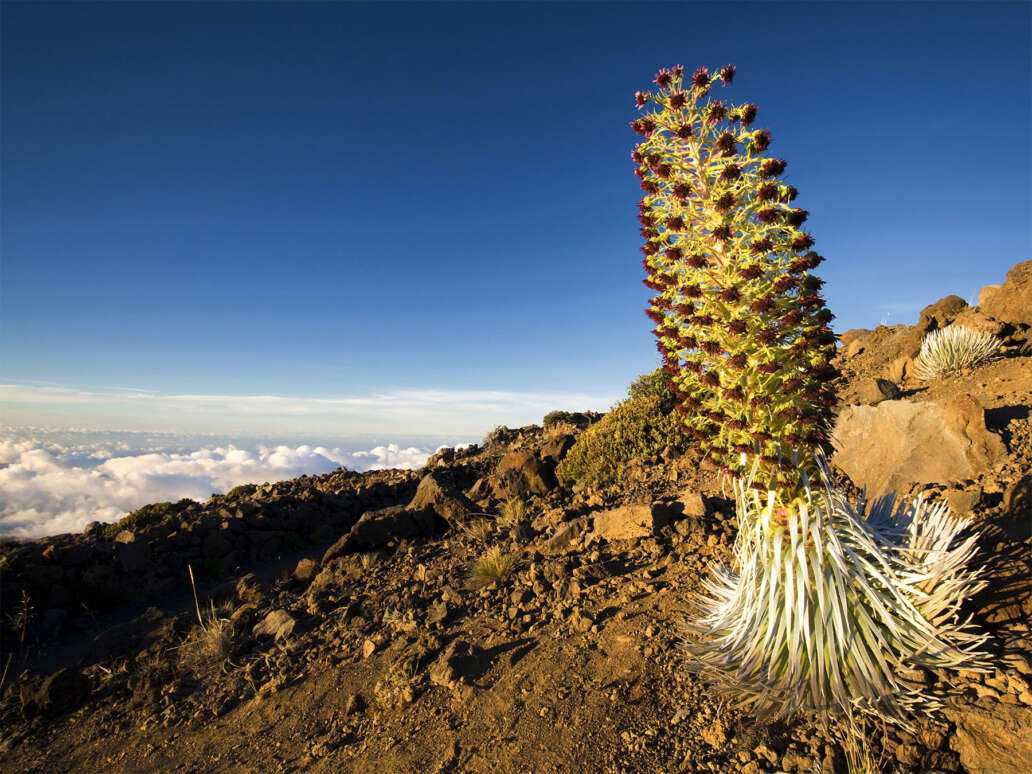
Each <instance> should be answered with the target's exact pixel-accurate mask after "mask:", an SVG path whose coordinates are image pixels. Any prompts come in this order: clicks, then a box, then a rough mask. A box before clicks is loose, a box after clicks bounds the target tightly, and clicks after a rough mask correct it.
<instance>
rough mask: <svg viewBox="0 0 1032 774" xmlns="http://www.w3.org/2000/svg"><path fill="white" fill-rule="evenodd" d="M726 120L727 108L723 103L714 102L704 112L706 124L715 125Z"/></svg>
mask: <svg viewBox="0 0 1032 774" xmlns="http://www.w3.org/2000/svg"><path fill="white" fill-rule="evenodd" d="M725 118H727V106H726V105H724V103H723V102H714V103H713V104H712V105H710V106H709V110H707V111H706V123H709V124H715V123H717V122H718V121H723V120H724V119H725Z"/></svg>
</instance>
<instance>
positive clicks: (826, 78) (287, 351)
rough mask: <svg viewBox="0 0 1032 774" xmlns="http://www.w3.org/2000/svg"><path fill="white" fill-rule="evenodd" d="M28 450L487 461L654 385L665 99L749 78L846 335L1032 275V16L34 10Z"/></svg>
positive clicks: (561, 7)
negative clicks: (704, 80) (303, 449)
mask: <svg viewBox="0 0 1032 774" xmlns="http://www.w3.org/2000/svg"><path fill="white" fill-rule="evenodd" d="M2 15H3V19H2V21H3V32H2V36H3V37H2V44H3V53H2V57H3V60H2V90H3V96H2V100H3V101H2V194H3V201H2V205H3V212H2V250H3V253H2V310H0V313H2V331H0V334H2V343H0V358H2V359H0V366H2V370H0V382H2V383H3V384H4V385H5V386H3V387H0V412H2V413H0V422H5V423H7V424H9V425H22V424H50V425H65V426H76V427H92V428H108V429H148V430H179V431H197V430H210V431H219V432H221V431H230V430H232V431H250V432H261V433H273V432H283V433H287V432H291V433H294V434H299V433H300V434H303V433H305V432H316V431H317V430H321V431H322V432H323V434H324V435H325V434H326V433H329V432H334V431H336V432H339V433H341V434H348V433H361V432H381V431H391V432H397V433H450V432H454V433H458V434H471V435H479V434H481V433H482V432H484V431H486V430H488V429H490V428H491V427H492V426H494V425H496V424H503V423H505V424H520V423H522V422H531V421H538V420H540V417H541V415H542V414H543V413H544V412H545V411H547V410H549V409H552V408H566V409H579V408H602V409H604V408H605V407H606V406H607V405H609V404H610V403H611V402H613V401H614V400H615V399H617V398H618V397H620V396H621V395H622V393H623V392H624V390H625V388H626V386H627V384H628V382H629V381H630V380H631V379H632V378H633V377H634V376H635V375H636V374H638V373H641V372H645V371H649V370H651V369H652V368H654V367H655V366H656V364H657V358H656V354H655V349H654V346H653V340H652V336H651V334H650V332H649V329H650V327H651V323H650V321H649V320H648V319H647V318H646V317H645V315H644V314H643V309H644V308H645V306H646V304H647V298H648V297H649V291H648V290H647V289H646V288H645V287H644V286H643V285H642V284H641V279H642V276H643V275H642V269H641V266H640V263H639V261H640V258H641V255H640V253H639V252H638V248H639V246H640V243H641V238H640V236H639V235H638V225H637V220H636V218H637V208H636V202H637V200H638V198H639V196H640V191H639V189H638V185H637V183H638V181H637V179H636V178H635V177H634V175H633V173H632V172H633V163H632V162H631V160H630V157H629V153H630V150H631V148H632V146H633V144H634V142H635V135H634V133H633V132H632V131H631V130H630V129H629V128H628V122H629V121H631V120H633V119H634V118H635V117H636V115H637V111H636V109H635V106H634V92H635V91H636V90H638V89H642V90H645V89H648V88H649V87H650V86H651V79H652V76H653V74H654V73H655V71H656V70H657V69H658V68H659V67H663V66H671V65H673V64H676V63H682V64H684V65H685V67H687V68H689V69H694V68H695V67H697V66H699V65H707V66H709V67H711V68H712V67H719V66H721V65H723V64H725V63H728V62H733V63H734V64H736V65H737V66H738V74H737V77H736V79H735V83H734V85H733V86H732V87H730V88H729V89H727V90H725V91H724V92H723V93H724V94H725V95H726V96H727V98H728V99H730V100H732V101H735V102H745V101H751V102H755V103H756V104H758V105H759V117H758V119H757V121H756V126H758V127H768V128H769V129H770V130H771V133H772V135H773V144H772V147H771V152H773V153H776V154H777V155H779V156H781V157H783V158H785V159H787V160H788V169H787V173H786V176H785V179H786V181H787V182H790V183H792V184H793V185H795V186H796V187H797V188H798V189H799V190H800V196H799V199H798V200H797V204H798V205H799V206H801V207H804V208H806V209H807V210H809V211H810V213H811V216H810V220H809V222H808V224H807V225H808V227H810V230H811V231H812V232H813V234H814V235H815V237H816V239H817V245H816V248H817V249H818V250H819V251H820V252H821V253H822V254H823V255H825V256H826V257H827V259H828V260H827V262H826V263H825V264H823V265H822V266H821V268H820V270H819V273H820V274H821V275H822V276H823V277H824V278H825V280H826V281H827V286H826V295H827V299H828V303H829V306H830V307H831V309H832V311H833V312H835V314H836V315H837V316H838V319H837V321H836V323H835V327H836V329H837V330H839V331H842V330H845V329H848V328H851V327H874V326H876V325H878V324H879V323H889V324H892V323H897V322H904V323H913V322H914V321H915V320H916V318H917V314H918V312H919V310H920V308H921V307H922V306H924V305H925V304H927V303H930V302H931V301H934V300H936V299H938V298H939V297H941V296H943V295H946V294H948V293H957V294H959V295H961V296H964V297H965V298H968V299H969V300H972V299H974V298H975V297H977V292H978V290H979V288H980V287H981V286H982V285H985V284H990V283H998V282H1001V281H1002V280H1003V277H1004V274H1005V272H1006V270H1007V268H1008V267H1010V266H1011V265H1013V264H1014V263H1016V262H1018V261H1021V260H1025V259H1027V258H1028V257H1029V253H1030V227H1029V219H1030V214H1029V213H1030V197H1029V186H1030V182H1029V181H1030V156H1029V148H1030V134H1029V126H1030V55H1029V50H1030V26H1032V25H1030V6H1029V4H1027V3H1023V2H1015V3H1003V4H997V3H990V2H977V3H935V2H921V3H914V4H910V3H902V2H900V3H861V4H850V3H830V2H827V3H824V2H822V3H815V4H811V3H800V4H791V3H780V2H778V3H773V2H770V3H759V4H735V3H729V2H723V3H698V4H694V3H684V4H675V3H666V4H657V5H650V4H645V3H628V4H602V3H574V4H560V3H541V4H523V3H470V4H435V3H416V4H401V3H397V4H396V3H375V4H357V3H310V4H306V3H289V4H284V5H279V4H268V3H263V4H251V3H218V4H216V3H210V4H209V3H167V4H160V3H159V4H153V3H143V2H138V3H137V2H134V3H109V4H92V3H73V4H48V3H39V2H33V3H17V2H5V3H4V4H3V6H2Z"/></svg>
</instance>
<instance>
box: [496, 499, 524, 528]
mask: <svg viewBox="0 0 1032 774" xmlns="http://www.w3.org/2000/svg"><path fill="white" fill-rule="evenodd" d="M528 516H529V514H528V513H527V506H526V504H525V503H524V502H523V500H521V499H519V498H518V497H510V498H509V499H508V500H506V501H505V502H504V503H502V505H501V507H500V508H499V509H498V519H497V523H498V526H499V527H502V528H503V529H511V528H512V527H515V526H516V525H517V524H522V523H523V522H524V521H526V520H527V518H528Z"/></svg>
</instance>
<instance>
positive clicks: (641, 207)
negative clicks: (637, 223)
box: [638, 199, 652, 215]
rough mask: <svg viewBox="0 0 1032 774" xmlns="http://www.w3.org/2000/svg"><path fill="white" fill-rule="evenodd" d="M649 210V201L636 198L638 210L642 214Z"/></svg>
mask: <svg viewBox="0 0 1032 774" xmlns="http://www.w3.org/2000/svg"><path fill="white" fill-rule="evenodd" d="M651 211H652V208H651V207H650V206H649V203H648V202H647V201H645V200H644V199H639V200H638V212H640V213H641V214H642V215H648V214H649V213H650V212H651Z"/></svg>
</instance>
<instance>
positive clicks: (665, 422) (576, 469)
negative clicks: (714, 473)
mask: <svg viewBox="0 0 1032 774" xmlns="http://www.w3.org/2000/svg"><path fill="white" fill-rule="evenodd" d="M686 442H687V439H686V438H685V435H684V433H683V432H682V430H681V424H680V422H679V421H678V420H677V419H676V418H675V415H674V414H672V413H670V412H669V411H664V410H663V399H662V398H660V397H659V396H657V395H646V396H645V397H642V398H636V399H628V400H625V401H624V402H623V403H621V404H619V405H618V406H616V408H614V409H613V410H612V411H610V412H609V413H608V414H606V415H605V416H604V417H602V419H600V420H599V421H598V422H596V423H595V424H593V425H592V426H591V427H589V428H588V429H587V430H585V431H584V432H582V433H581V434H580V436H578V438H577V442H576V443H575V444H574V445H573V446H572V447H570V451H568V452H567V453H566V456H565V457H564V458H563V461H562V462H561V463H559V467H558V469H557V472H558V473H559V476H560V477H561V478H562V480H563V482H564V483H565V484H567V485H569V484H575V483H588V484H601V483H608V482H611V481H616V480H618V479H619V478H620V477H621V475H622V474H623V470H624V468H625V467H626V465H627V463H628V462H630V461H631V460H632V459H634V458H636V457H642V456H644V455H649V454H657V453H658V452H660V451H662V450H663V449H665V448H666V447H667V446H672V447H674V448H678V449H681V448H684V447H685V445H686Z"/></svg>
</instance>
